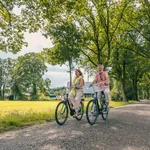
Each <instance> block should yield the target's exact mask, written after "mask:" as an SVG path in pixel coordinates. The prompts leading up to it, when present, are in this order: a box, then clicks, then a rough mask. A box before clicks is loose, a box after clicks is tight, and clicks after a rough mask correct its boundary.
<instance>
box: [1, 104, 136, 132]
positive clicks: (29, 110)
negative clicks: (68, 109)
mask: <svg viewBox="0 0 150 150" xmlns="http://www.w3.org/2000/svg"><path fill="white" fill-rule="evenodd" d="M58 102H59V101H48V102H47V101H0V132H4V131H8V130H12V129H15V128H18V127H24V126H28V125H32V124H35V123H43V122H45V121H53V120H54V119H55V116H54V112H55V108H56V106H57V104H58ZM131 103H135V102H134V101H130V102H111V103H110V106H111V107H118V106H123V105H127V104H131ZM86 105H87V101H85V102H84V106H85V108H86Z"/></svg>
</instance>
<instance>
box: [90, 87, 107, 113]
mask: <svg viewBox="0 0 150 150" xmlns="http://www.w3.org/2000/svg"><path fill="white" fill-rule="evenodd" d="M92 87H93V86H92ZM93 91H94V92H95V97H94V101H95V104H96V105H97V106H98V107H97V108H98V112H100V113H101V111H102V110H103V108H104V105H105V103H106V99H105V94H104V92H103V91H101V100H100V104H101V107H100V105H99V103H98V92H96V91H95V89H94V87H93Z"/></svg>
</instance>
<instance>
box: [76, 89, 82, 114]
mask: <svg viewBox="0 0 150 150" xmlns="http://www.w3.org/2000/svg"><path fill="white" fill-rule="evenodd" d="M82 96H83V90H77V92H76V96H75V99H74V108H75V112H76V114H78V108H79V105H80V102H81V98H82Z"/></svg>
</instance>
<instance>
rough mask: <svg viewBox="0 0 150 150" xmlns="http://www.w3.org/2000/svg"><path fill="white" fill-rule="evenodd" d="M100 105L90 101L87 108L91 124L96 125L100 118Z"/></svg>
mask: <svg viewBox="0 0 150 150" xmlns="http://www.w3.org/2000/svg"><path fill="white" fill-rule="evenodd" d="M98 114H99V112H98V105H97V104H96V103H95V100H90V101H89V102H88V104H87V107H86V118H87V121H88V123H89V124H91V125H93V124H95V122H96V120H97V117H98Z"/></svg>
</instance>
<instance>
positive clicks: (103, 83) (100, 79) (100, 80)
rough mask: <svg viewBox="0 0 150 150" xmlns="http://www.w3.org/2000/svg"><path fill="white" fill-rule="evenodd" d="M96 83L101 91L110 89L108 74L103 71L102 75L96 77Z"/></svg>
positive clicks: (98, 74)
mask: <svg viewBox="0 0 150 150" xmlns="http://www.w3.org/2000/svg"><path fill="white" fill-rule="evenodd" d="M94 80H95V82H96V83H97V84H98V88H99V89H106V88H109V84H108V73H107V72H105V71H103V72H102V73H99V72H98V73H97V74H96V76H95V79H94Z"/></svg>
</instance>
